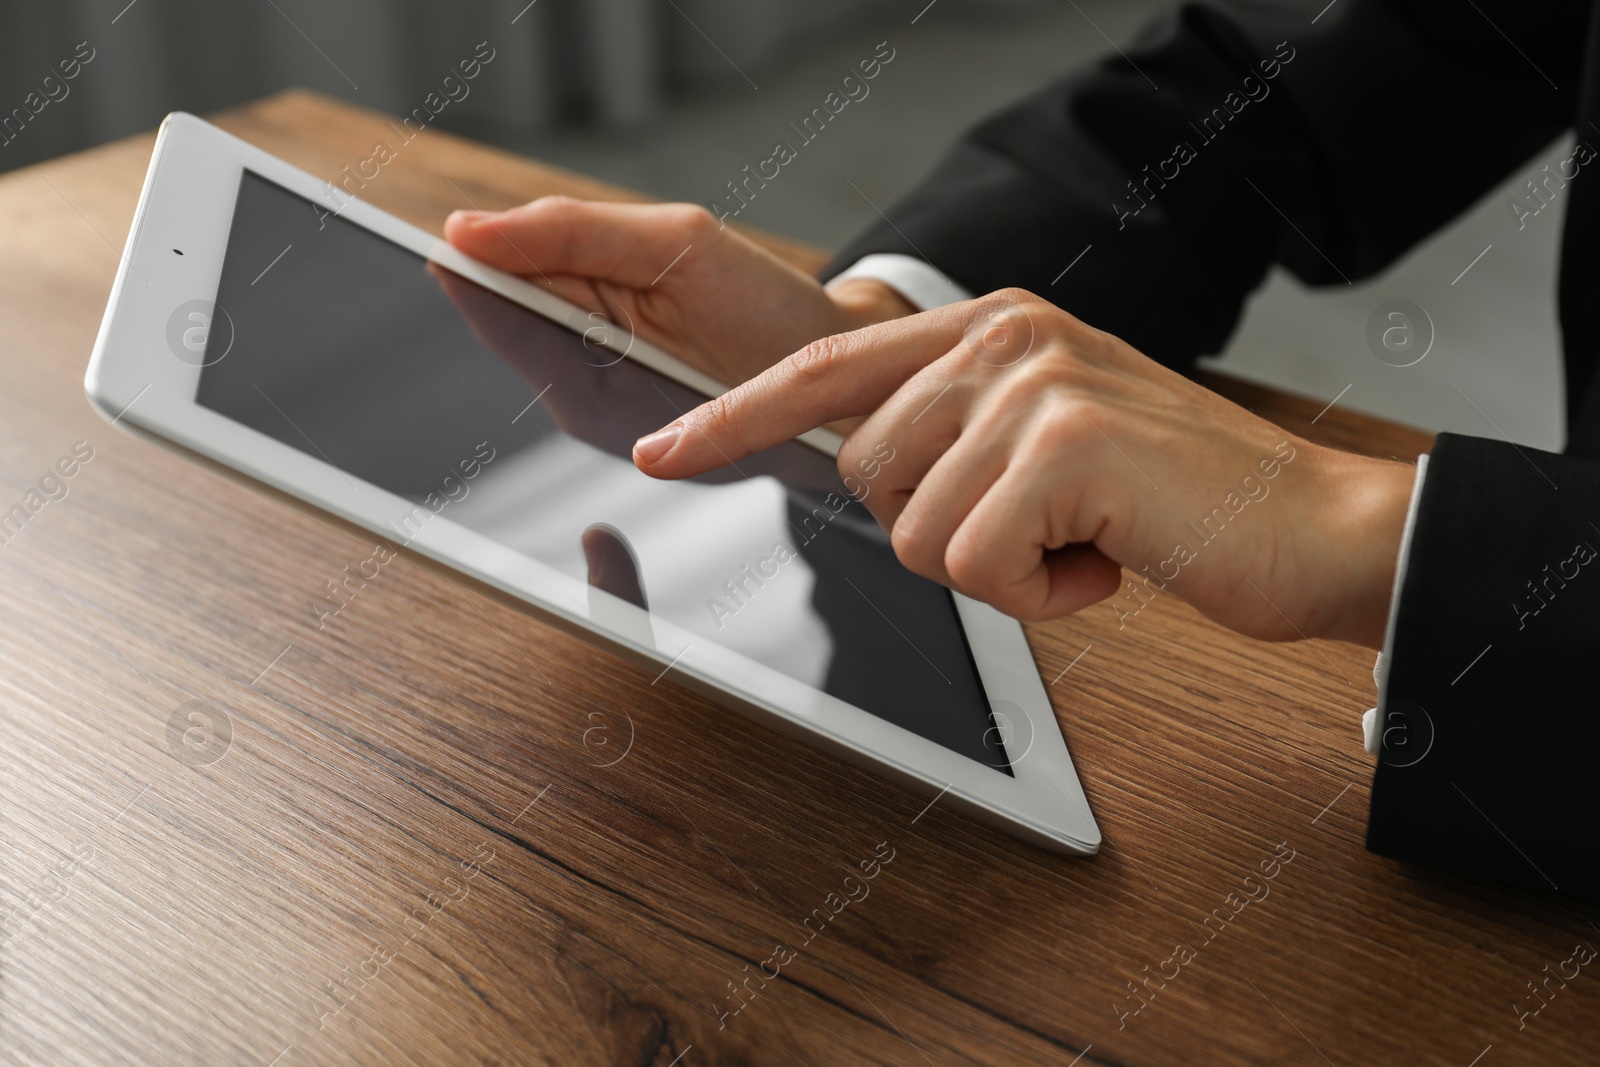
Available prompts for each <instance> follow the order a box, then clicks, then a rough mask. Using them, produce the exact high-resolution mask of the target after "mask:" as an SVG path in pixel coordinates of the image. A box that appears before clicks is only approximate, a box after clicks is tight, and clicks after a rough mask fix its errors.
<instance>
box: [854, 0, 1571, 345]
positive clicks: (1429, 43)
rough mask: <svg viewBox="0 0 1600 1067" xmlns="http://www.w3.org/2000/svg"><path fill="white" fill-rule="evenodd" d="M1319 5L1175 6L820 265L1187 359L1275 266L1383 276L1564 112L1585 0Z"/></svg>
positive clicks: (971, 143) (1020, 108)
mask: <svg viewBox="0 0 1600 1067" xmlns="http://www.w3.org/2000/svg"><path fill="white" fill-rule="evenodd" d="M1322 6H1323V3H1322V2H1321V0H1317V2H1314V3H1297V4H1293V5H1288V4H1282V3H1279V4H1270V5H1268V4H1261V3H1245V2H1236V3H1227V2H1199V3H1186V4H1184V5H1182V6H1180V7H1177V8H1176V9H1174V10H1173V11H1172V12H1170V13H1169V14H1167V15H1165V16H1164V17H1162V18H1161V19H1159V20H1158V21H1156V22H1155V23H1154V24H1153V25H1151V26H1150V27H1149V28H1148V29H1146V31H1145V32H1144V33H1143V34H1142V36H1141V37H1140V38H1139V39H1138V41H1137V42H1136V43H1133V44H1131V45H1129V46H1128V47H1127V48H1126V50H1125V51H1126V58H1124V57H1123V56H1121V55H1118V54H1112V55H1110V56H1108V57H1107V58H1105V59H1104V60H1101V61H1099V62H1096V63H1092V64H1090V65H1088V66H1086V67H1083V68H1081V69H1078V70H1076V71H1074V72H1072V73H1070V74H1069V75H1067V76H1066V77H1064V78H1063V79H1061V80H1060V81H1058V82H1056V83H1054V84H1052V85H1050V86H1048V87H1047V88H1045V89H1044V90H1043V91H1041V92H1039V93H1037V94H1036V95H1034V96H1032V97H1029V98H1027V99H1025V100H1023V101H1021V102H1020V103H1018V104H1016V105H1014V106H1012V107H1010V108H1007V109H1006V110H1004V111H1002V112H1000V113H999V114H997V115H995V116H993V117H992V118H989V119H987V120H986V121H984V122H982V123H981V124H979V125H978V126H977V127H976V128H974V129H973V130H971V131H970V132H969V133H967V134H966V136H965V137H963V138H962V139H961V140H960V141H959V142H958V143H957V144H956V145H955V146H954V147H953V148H952V149H951V150H950V152H949V154H948V155H946V156H945V157H944V159H943V160H942V161H941V162H940V163H939V164H938V165H937V167H936V168H935V169H934V171H933V172H932V173H931V174H930V175H929V176H928V177H927V178H926V179H925V180H924V181H923V182H922V184H921V185H919V186H918V187H917V188H916V189H915V190H913V191H912V192H911V193H910V194H909V195H908V196H907V197H906V198H905V199H904V200H902V201H901V202H900V203H899V204H898V205H897V206H895V207H894V208H893V209H892V210H891V211H890V212H889V218H890V219H891V220H892V222H882V223H880V224H878V225H876V226H874V227H873V228H872V229H870V230H868V231H867V232H866V233H865V234H864V235H862V236H861V237H860V238H858V239H857V240H855V241H854V242H853V243H851V244H850V245H849V246H848V247H846V248H845V249H844V250H843V251H842V252H841V253H840V255H839V256H838V257H837V259H836V260H835V262H834V264H833V265H832V266H831V267H830V268H829V270H828V272H827V273H826V275H825V276H830V277H831V276H832V274H835V273H837V272H838V271H840V270H842V269H844V268H845V267H847V266H848V265H850V264H851V263H853V262H855V261H856V260H857V259H859V258H860V257H861V256H863V255H866V254H868V253H872V252H898V253H902V254H906V255H913V256H917V257H919V258H925V259H927V260H928V261H930V262H931V263H933V265H934V266H936V267H938V268H939V269H940V270H941V271H943V272H944V273H945V274H946V275H947V276H948V277H950V278H951V279H952V280H953V281H956V282H958V283H960V284H962V285H963V286H965V287H966V288H967V289H969V290H971V291H973V292H980V293H981V292H989V291H992V290H995V289H1001V288H1005V287H1008V286H1020V287H1023V288H1026V289H1029V290H1032V291H1033V292H1035V293H1037V294H1039V295H1041V296H1044V297H1045V298H1047V299H1049V300H1051V301H1053V302H1054V303H1056V304H1058V305H1060V306H1061V307H1063V308H1065V309H1067V310H1068V311H1071V312H1073V313H1074V314H1076V315H1077V316H1078V317H1079V318H1082V319H1083V320H1085V321H1086V322H1088V323H1090V324H1091V325H1093V326H1097V327H1099V328H1101V329H1104V330H1107V331H1109V332H1111V333H1114V334H1116V335H1118V336H1119V337H1121V338H1123V339H1124V340H1126V341H1127V342H1129V343H1130V344H1132V345H1134V347H1136V348H1138V349H1140V350H1141V351H1143V352H1145V353H1146V354H1148V355H1150V356H1152V357H1154V358H1156V359H1158V360H1160V361H1162V362H1163V363H1166V364H1168V365H1173V366H1186V365H1187V364H1189V363H1190V362H1191V361H1192V360H1193V359H1194V357H1195V356H1197V355H1203V354H1209V353H1213V352H1216V351H1218V350H1220V349H1221V347H1222V346H1223V344H1224V342H1225V341H1226V340H1227V338H1228V335H1229V334H1230V333H1231V332H1232V330H1233V327H1234V325H1235V323H1236V322H1237V320H1238V317H1239V312H1240V307H1241V305H1242V303H1243V300H1244V298H1245V296H1246V295H1247V294H1248V293H1249V292H1250V291H1251V290H1252V289H1253V288H1255V286H1256V285H1257V284H1259V282H1260V281H1261V279H1262V277H1263V276H1264V274H1265V272H1266V270H1267V268H1268V267H1269V266H1270V265H1271V264H1273V263H1280V264H1282V265H1284V266H1285V267H1287V268H1288V269H1289V270H1291V271H1293V272H1294V273H1295V274H1296V275H1298V276H1299V277H1300V278H1301V279H1302V280H1304V281H1306V282H1308V283H1312V284H1327V283H1333V284H1344V283H1345V282H1346V281H1348V280H1352V279H1357V278H1361V277H1364V276H1366V275H1370V274H1372V273H1373V272H1375V271H1377V270H1378V269H1379V268H1381V267H1383V266H1384V265H1386V264H1388V263H1390V262H1392V261H1393V260H1394V259H1395V258H1396V257H1397V256H1399V255H1400V254H1401V253H1402V252H1404V251H1405V250H1406V249H1408V248H1410V247H1411V246H1412V245H1414V244H1415V243H1416V242H1417V241H1418V240H1420V239H1421V238H1422V237H1423V236H1425V235H1426V234H1428V233H1431V232H1432V231H1433V230H1435V229H1437V228H1438V227H1439V226H1441V225H1442V224H1443V223H1445V222H1446V221H1448V220H1449V219H1451V218H1452V217H1454V216H1455V215H1457V214H1458V213H1460V212H1461V211H1462V210H1463V209H1465V208H1466V207H1467V206H1469V205H1470V204H1471V203H1472V201H1473V200H1475V199H1476V198H1477V197H1478V196H1480V195H1481V194H1482V193H1483V192H1485V191H1486V190H1487V189H1488V188H1489V187H1490V186H1491V185H1492V184H1493V183H1494V182H1495V181H1497V180H1499V179H1500V178H1502V177H1504V176H1505V175H1506V174H1507V173H1509V172H1510V171H1511V170H1512V169H1513V168H1515V167H1516V166H1517V165H1518V164H1519V163H1521V162H1523V161H1524V160H1526V159H1527V158H1528V157H1529V156H1531V155H1532V154H1533V153H1534V152H1536V151H1537V150H1538V149H1539V148H1541V147H1542V146H1544V145H1545V144H1547V143H1548V142H1549V141H1550V140H1551V139H1552V138H1553V137H1554V136H1555V135H1556V134H1557V133H1559V132H1560V131H1561V130H1562V129H1563V128H1564V127H1565V126H1566V125H1567V124H1568V123H1569V121H1570V116H1571V114H1572V108H1573V101H1574V99H1575V91H1576V89H1577V85H1578V80H1579V78H1578V70H1579V67H1580V64H1581V45H1582V38H1583V32H1582V30H1583V18H1584V9H1585V7H1586V5H1584V4H1582V3H1573V2H1567V3H1542V4H1527V3H1511V2H1505V0H1478V3H1477V5H1476V6H1477V8H1478V9H1479V10H1477V11H1475V10H1474V7H1473V6H1471V5H1466V4H1462V3H1460V2H1446V0H1390V2H1379V0H1339V2H1338V3H1336V4H1334V5H1333V6H1331V7H1330V8H1328V9H1327V10H1326V11H1325V12H1323V14H1322V15H1321V16H1320V17H1318V18H1317V21H1316V23H1315V25H1313V24H1312V19H1313V17H1314V16H1316V9H1318V8H1321V7H1322ZM1480 12H1481V16H1480ZM1491 19H1492V20H1493V21H1492V23H1491ZM1497 27H1498V28H1497ZM1502 31H1503V33H1504V34H1505V36H1502ZM1085 32H1089V28H1088V26H1087V25H1086V26H1085ZM1507 37H1509V38H1511V39H1512V40H1514V41H1515V42H1516V45H1512V44H1510V43H1509V42H1508V40H1507ZM1519 48H1520V49H1521V51H1520V52H1519V51H1518V49H1519ZM1269 75H1271V76H1270V77H1269ZM973 76H978V75H973ZM1246 79H1249V80H1248V81H1247V80H1246ZM1557 86H1559V88H1557ZM1146 168H1148V169H1146ZM1141 205H1143V206H1141ZM1086 248H1087V249H1088V251H1087V252H1085V251H1084V250H1085V249H1086ZM1080 253H1082V258H1081V260H1078V262H1077V263H1076V264H1075V265H1074V266H1072V269H1071V270H1070V271H1066V272H1065V273H1063V271H1064V270H1065V268H1066V267H1067V266H1068V265H1069V264H1070V263H1072V262H1073V260H1074V259H1075V257H1078V256H1079V255H1080Z"/></svg>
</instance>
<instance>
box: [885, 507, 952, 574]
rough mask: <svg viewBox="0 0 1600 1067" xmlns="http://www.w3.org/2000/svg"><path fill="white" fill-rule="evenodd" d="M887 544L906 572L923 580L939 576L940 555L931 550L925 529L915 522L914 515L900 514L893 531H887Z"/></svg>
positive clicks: (909, 513)
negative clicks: (917, 575)
mask: <svg viewBox="0 0 1600 1067" xmlns="http://www.w3.org/2000/svg"><path fill="white" fill-rule="evenodd" d="M889 543H890V544H891V545H892V546H893V547H894V554H895V556H896V557H898V558H899V560H900V562H901V563H903V564H905V567H906V569H907V570H909V571H911V572H912V573H914V574H920V575H922V576H923V577H924V578H935V577H938V576H939V563H940V562H941V561H940V553H939V552H937V551H935V550H932V548H931V546H930V543H929V540H928V537H927V532H926V528H925V527H924V526H923V525H922V524H921V523H920V522H918V521H917V518H916V516H915V514H913V513H911V512H902V513H901V515H900V518H899V519H898V520H896V521H895V524H894V529H892V530H890V531H889Z"/></svg>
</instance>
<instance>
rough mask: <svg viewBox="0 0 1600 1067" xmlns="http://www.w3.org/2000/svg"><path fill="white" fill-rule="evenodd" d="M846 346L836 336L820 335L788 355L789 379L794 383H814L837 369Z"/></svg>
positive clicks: (803, 384) (806, 384) (842, 358)
mask: <svg viewBox="0 0 1600 1067" xmlns="http://www.w3.org/2000/svg"><path fill="white" fill-rule="evenodd" d="M846 351H847V346H846V345H845V344H844V342H843V341H842V340H841V339H840V338H839V337H838V336H832V337H822V338H818V339H817V340H815V341H812V342H811V343H810V344H808V345H806V346H805V347H804V348H802V349H800V350H799V351H798V352H796V353H795V354H794V355H792V356H790V357H789V379H790V381H791V382H793V383H794V384H795V385H799V386H809V385H816V384H818V383H820V382H822V381H824V380H825V379H827V378H828V377H830V376H831V375H832V374H833V373H834V371H836V370H838V368H839V365H840V363H842V362H843V360H844V357H845V354H846Z"/></svg>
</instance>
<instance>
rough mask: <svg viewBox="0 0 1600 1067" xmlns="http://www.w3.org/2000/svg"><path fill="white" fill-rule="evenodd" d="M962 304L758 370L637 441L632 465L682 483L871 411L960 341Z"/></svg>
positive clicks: (832, 341)
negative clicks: (742, 382) (801, 435)
mask: <svg viewBox="0 0 1600 1067" xmlns="http://www.w3.org/2000/svg"><path fill="white" fill-rule="evenodd" d="M959 307H960V306H959V305H953V306H949V307H943V308H936V309H934V310H933V311H925V312H923V313H922V314H920V315H911V316H908V317H907V318H903V319H893V320H891V321H889V322H880V323H878V324H877V325H874V326H868V327H866V328H865V329H861V330H856V331H854V332H852V333H843V334H837V335H835V336H832V337H824V338H822V339H820V340H817V341H813V342H812V343H811V344H809V345H807V346H806V347H804V348H802V349H800V350H799V351H798V352H795V353H794V354H793V355H791V356H789V357H788V358H787V359H785V360H783V361H782V362H781V363H778V364H776V365H774V366H772V367H769V368H768V369H767V370H765V371H763V372H762V373H761V374H759V375H757V376H756V377H754V378H752V379H750V380H749V381H748V382H745V383H744V384H743V385H739V386H736V387H734V388H733V389H730V390H728V391H727V392H726V393H723V394H722V395H721V396H718V397H715V398H713V399H711V400H708V401H706V402H705V403H704V404H701V405H700V406H699V407H697V408H695V409H694V410H693V411H690V412H688V413H687V414H685V415H684V416H683V417H682V418H679V419H677V420H675V421H674V422H672V423H671V424H669V425H668V426H666V427H664V428H663V429H661V430H658V431H656V432H655V433H653V434H650V435H649V436H647V437H641V438H640V439H639V440H638V441H637V442H635V444H634V446H633V461H634V463H635V464H636V465H637V466H638V467H639V469H640V470H642V471H644V472H645V473H646V474H648V475H651V476H652V477H656V478H688V477H692V476H693V475H696V474H701V473H703V472H705V471H708V470H713V469H715V468H717V467H722V466H726V465H728V464H730V463H737V462H738V461H739V460H741V459H743V458H744V457H746V456H748V455H751V454H752V453H755V452H759V451H761V450H762V449H764V448H771V447H772V446H773V445H776V444H779V443H780V442H783V441H787V440H789V439H791V438H793V437H797V436H799V435H800V434H802V433H805V432H806V431H807V430H813V429H816V428H817V427H818V426H821V425H823V424H824V423H828V422H832V421H834V420H835V419H843V418H848V417H850V416H852V415H865V414H868V413H870V412H872V411H875V410H876V409H877V407H878V405H880V404H882V403H883V402H884V401H885V400H887V399H888V398H889V397H890V396H892V395H893V394H894V392H895V391H896V390H897V389H899V388H900V386H902V385H903V384H905V382H906V380H907V379H909V378H910V377H911V376H912V375H914V374H915V373H916V372H917V371H919V370H921V369H922V368H923V367H925V366H927V365H928V364H929V363H931V362H933V361H934V360H936V359H938V358H939V357H940V356H942V355H944V354H945V353H946V352H948V351H949V350H950V349H951V348H952V347H953V346H954V345H955V344H957V343H958V342H959V341H960V340H961V336H962V330H963V328H964V326H965V324H966V321H967V318H968V317H969V315H968V314H967V313H963V311H961V310H959Z"/></svg>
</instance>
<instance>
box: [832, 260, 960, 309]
mask: <svg viewBox="0 0 1600 1067" xmlns="http://www.w3.org/2000/svg"><path fill="white" fill-rule="evenodd" d="M848 278H875V279H877V280H878V281H880V282H882V283H883V284H884V285H887V286H888V287H889V288H891V289H893V290H894V291H895V292H897V293H899V294H900V295H901V296H903V297H905V298H906V300H908V301H910V302H911V303H912V304H914V305H915V306H916V307H917V309H918V310H920V311H927V310H928V309H929V308H936V307H943V306H944V305H946V304H956V303H960V302H961V301H963V300H971V299H972V294H971V293H969V292H967V291H966V290H965V289H963V288H961V286H959V285H957V284H956V283H955V282H953V281H951V280H950V279H949V278H946V277H945V276H944V275H943V274H941V273H940V272H939V268H937V267H935V266H933V265H931V264H929V263H925V262H923V261H922V260H920V259H917V258H915V257H913V256H902V255H900V254H898V253H891V252H875V253H873V254H872V255H870V256H862V257H861V258H860V259H858V260H856V261H855V263H854V264H852V265H851V267H850V269H849V270H847V271H845V272H844V273H843V274H840V275H838V276H837V277H835V278H834V279H833V280H832V281H830V282H829V283H828V284H829V285H833V284H834V283H835V282H842V281H845V280H846V279H848Z"/></svg>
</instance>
